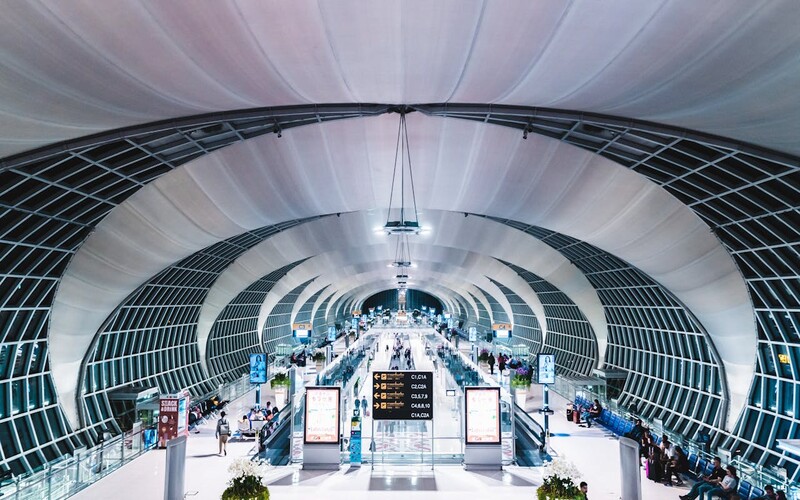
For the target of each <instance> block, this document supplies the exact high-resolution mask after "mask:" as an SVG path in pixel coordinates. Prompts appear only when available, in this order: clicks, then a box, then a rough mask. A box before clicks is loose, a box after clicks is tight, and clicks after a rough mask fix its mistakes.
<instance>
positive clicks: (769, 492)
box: [753, 484, 778, 500]
mask: <svg viewBox="0 0 800 500" xmlns="http://www.w3.org/2000/svg"><path fill="white" fill-rule="evenodd" d="M776 498H778V496H777V495H776V494H775V488H773V487H772V485H771V484H768V485H767V486H765V487H764V494H763V495H761V496H760V497H756V498H754V499H753V500H775V499H776Z"/></svg>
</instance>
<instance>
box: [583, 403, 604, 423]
mask: <svg viewBox="0 0 800 500" xmlns="http://www.w3.org/2000/svg"><path fill="white" fill-rule="evenodd" d="M602 413H603V406H602V405H601V404H600V400H599V399H595V400H594V404H593V405H592V406H590V407H589V410H588V411H585V412H583V419H584V420H586V427H591V426H592V421H593V420H597V419H598V418H600V415H601V414H602Z"/></svg>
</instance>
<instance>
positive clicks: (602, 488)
mask: <svg viewBox="0 0 800 500" xmlns="http://www.w3.org/2000/svg"><path fill="white" fill-rule="evenodd" d="M395 332H399V333H400V336H401V338H402V339H403V341H402V342H403V349H406V348H409V349H410V350H411V356H412V359H413V363H414V369H416V370H423V371H433V372H434V421H433V425H434V426H435V427H433V430H434V436H435V437H436V438H437V439H436V440H435V442H434V443H435V444H434V446H435V452H436V454H437V460H438V457H439V454H440V453H446V452H447V451H448V450H449V449H450V448H452V452H454V453H460V452H461V444H460V443H461V439H462V437H461V433H462V429H461V425H462V419H461V417H460V415H458V414H457V413H454V412H458V411H460V409H459V408H460V401H457V400H456V398H453V397H452V396H447V395H446V391H445V387H446V386H445V379H446V377H447V376H448V375H447V373H446V371H445V368H444V367H443V366H442V364H441V363H437V364H436V365H434V362H433V360H434V359H435V358H436V354H435V352H436V345H430V348H431V351H430V352H432V353H433V355H432V356H431V355H428V352H427V350H426V340H425V335H426V334H430V333H431V330H430V329H423V330H413V329H376V330H373V331H371V332H369V333H367V335H378V336H379V339H378V344H377V350H376V355H375V358H374V359H373V361H372V364H371V366H370V371H369V372H368V373H369V375H370V377H371V376H372V373H373V372H374V371H383V370H389V368H390V367H391V363H392V359H391V352H392V348H393V346H394V345H395V334H394V333H395ZM406 339H407V340H406ZM441 342H442V343H444V342H446V341H445V340H444V338H441ZM464 344H467V345H468V343H462V346H461V347H462V349H463V347H464ZM387 345H388V346H389V350H388V351H387V350H386V346H387ZM343 348H344V345H343V342H342V343H341V344H340V343H339V342H337V344H336V346H335V351H336V352H337V353H339V352H341V350H343ZM365 359H367V358H365ZM401 359H403V360H404V358H401ZM365 362H366V361H365ZM314 376H315V373H314V369H313V367H309V369H308V370H307V371H306V377H305V378H306V380H307V381H309V382H310V381H312V380H313V378H314ZM506 378H507V377H506ZM505 382H506V383H507V381H505ZM265 389H266V390H265V391H264V392H263V393H262V402H263V403H264V404H266V401H272V402H273V403H274V398H273V397H272V395H271V393H270V392H271V391H269V388H268V386H265ZM371 395H372V391H371V388H370V386H369V385H368V384H361V390H360V393H359V394H358V397H359V399H361V398H362V397H363V396H366V398H367V402H368V404H370V405H371V404H372V400H371ZM254 397H255V395H254V392H250V393H248V394H247V395H246V396H245V397H243V398H240V399H239V400H236V401H233V402H231V403H229V405H228V408H227V410H228V413H229V415H230V417H231V421H232V422H233V421H234V420H235V419H236V416H239V417H240V416H241V415H242V414H244V413H246V411H247V410H248V409H249V408H250V407H251V406H252V405H253V404H254ZM451 400H452V401H451ZM540 407H541V389H540V388H539V387H538V386H534V389H532V391H531V394H530V395H529V397H528V400H527V404H526V410H527V411H528V412H529V413H530V414H531V416H533V417H534V418H535V419H536V420H537V421H539V422H541V421H542V417H541V416H540V415H538V413H537V412H536V410H537V409H538V408H540ZM551 407H552V408H553V409H554V411H555V415H554V416H553V417H551V419H550V428H551V433H552V438H551V442H550V446H551V452H550V454H551V455H552V456H563V457H566V458H567V459H569V460H570V461H572V462H573V463H574V464H575V465H576V466H577V468H578V470H579V471H580V472H581V473H582V479H583V480H585V481H587V482H588V483H589V492H590V493H589V498H591V499H592V500H598V499H605V500H618V499H619V498H620V497H619V483H620V480H619V443H618V441H617V440H616V439H615V438H613V437H611V435H610V433H609V432H607V431H605V429H603V428H602V427H599V426H596V427H592V428H591V429H587V428H581V427H578V426H576V425H575V424H573V423H571V422H568V421H567V420H566V418H565V416H564V415H565V407H566V401H565V400H564V399H563V398H561V397H559V396H558V395H555V394H554V393H552V392H551ZM372 424H373V422H372V419H371V417H367V416H364V417H363V422H362V446H363V448H362V455H363V456H364V458H365V459H367V460H368V459H369V458H370V451H369V443H370V441H371V440H372V438H373V435H372V428H373V425H372ZM214 426H215V422H214V421H210V422H209V423H207V424H205V425H201V426H200V428H199V430H200V433H199V434H194V433H192V434H190V436H189V441H188V449H187V461H186V490H187V497H186V498H189V499H193V498H194V499H209V500H210V499H218V498H220V496H221V494H222V491H223V490H224V489H225V487H226V483H227V481H228V479H229V477H230V474H229V473H228V471H227V468H228V466H229V465H230V464H231V463H232V462H233V460H234V459H236V458H240V457H247V458H249V457H252V456H254V455H255V454H256V451H257V449H256V443H255V441H254V440H252V439H249V440H237V439H233V440H231V441H229V443H228V455H227V456H224V457H220V456H218V455H217V440H216V439H215V437H214V431H215V428H214ZM430 432H431V422H429V421H426V422H413V423H412V422H408V423H406V425H405V427H402V424H401V423H399V422H396V423H395V427H394V429H392V428H391V427H390V426H389V424H388V423H387V422H376V425H375V435H374V438H375V445H376V446H375V469H374V470H371V467H370V465H369V464H364V465H363V466H361V467H357V466H353V467H351V466H350V465H348V464H345V465H343V466H342V467H341V469H340V470H338V471H305V470H302V468H301V467H300V465H290V466H284V467H271V466H265V468H264V483H265V484H267V485H268V486H269V488H270V493H271V498H273V499H276V500H284V499H287V500H289V499H298V500H299V499H303V500H305V499H308V498H324V499H326V500H360V499H364V500H366V499H369V500H374V499H378V500H381V499H386V500H389V499H398V500H399V499H403V500H406V499H407V498H408V497H409V492H413V494H411V497H412V498H421V499H427V498H430V499H435V500H456V499H458V500H463V499H464V498H465V497H468V498H487V499H488V498H505V497H508V498H535V491H536V488H537V487H538V485H539V484H541V482H542V468H540V467H531V468H526V467H517V466H506V467H504V470H503V471H471V472H468V471H465V470H464V469H463V467H462V466H461V465H458V464H453V465H439V463H438V462H437V465H436V467H435V470H433V471H432V470H431V467H430V455H429V454H430V452H431V449H430V446H431V440H430ZM442 438H447V439H442ZM401 454H402V455H407V456H408V457H409V458H410V459H408V460H406V463H403V465H398V462H397V458H398V456H399V455H401ZM420 455H422V456H423V457H425V456H426V457H427V460H424V461H423V460H416V463H415V460H414V457H419V456H420ZM164 469H165V452H164V451H163V450H154V451H151V452H148V453H146V454H144V455H143V456H142V457H141V458H138V459H136V460H135V461H133V462H132V463H130V464H128V465H126V466H125V467H123V468H121V469H120V470H119V471H116V472H114V473H112V474H110V475H109V476H108V477H106V478H104V479H102V480H100V481H99V482H98V483H96V484H95V485H93V486H91V487H89V488H88V489H86V490H84V491H82V492H81V493H79V494H78V495H76V497H75V498H77V499H78V500H90V499H96V498H121V499H127V498H131V499H133V498H137V499H138V498H153V499H156V498H163V491H164ZM642 474H643V471H642ZM686 491H688V488H686V487H683V488H678V487H672V488H670V487H666V486H663V485H660V484H655V483H652V482H650V481H647V480H643V481H642V498H644V499H646V500H661V499H664V500H666V499H672V500H674V499H676V498H678V495H679V494H683V493H685V492H686Z"/></svg>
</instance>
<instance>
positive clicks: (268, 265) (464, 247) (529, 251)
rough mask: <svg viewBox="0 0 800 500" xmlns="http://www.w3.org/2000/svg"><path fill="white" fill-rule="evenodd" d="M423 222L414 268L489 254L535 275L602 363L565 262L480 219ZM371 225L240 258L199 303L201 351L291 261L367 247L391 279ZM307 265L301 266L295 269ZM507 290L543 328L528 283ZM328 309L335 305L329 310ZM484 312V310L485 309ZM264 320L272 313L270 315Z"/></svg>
mask: <svg viewBox="0 0 800 500" xmlns="http://www.w3.org/2000/svg"><path fill="white" fill-rule="evenodd" d="M423 215H424V220H425V224H426V225H428V226H429V227H432V228H433V229H432V230H431V234H429V235H421V236H419V237H413V238H410V245H411V254H412V256H413V258H414V260H415V261H416V260H417V259H418V258H423V259H425V258H427V259H428V260H430V261H434V260H435V259H437V258H438V259H441V260H442V261H443V262H456V261H457V259H464V258H465V255H467V254H466V253H465V251H469V252H472V253H474V254H480V255H490V256H493V257H495V258H497V259H502V260H505V261H508V262H511V263H512V264H515V265H518V266H520V267H522V268H524V269H528V270H530V271H532V272H534V273H536V274H538V275H539V276H540V277H542V278H543V279H545V280H548V281H549V282H550V283H552V284H553V285H554V286H556V287H557V288H559V289H561V290H562V291H563V292H564V293H566V294H567V296H569V297H570V298H571V299H572V300H573V302H575V304H576V305H577V306H578V307H580V308H581V310H582V311H583V313H584V314H585V315H586V317H587V319H588V320H589V321H590V323H591V324H592V328H593V329H594V330H595V332H597V336H598V347H599V352H600V354H601V359H602V355H604V354H605V347H606V344H607V326H606V320H605V314H604V312H603V307H602V304H601V303H600V299H599V298H598V297H597V294H596V292H595V291H594V288H593V287H592V286H591V284H590V283H589V281H588V280H587V279H586V277H585V276H583V274H582V273H581V272H580V271H579V270H578V268H577V267H575V266H574V265H572V264H571V263H570V262H569V261H568V260H567V259H566V258H565V257H564V256H563V255H561V254H560V253H558V252H557V251H555V250H553V249H552V248H551V247H550V246H548V245H546V244H544V243H542V242H541V241H539V240H537V239H535V238H533V237H531V236H529V235H526V234H524V233H522V232H521V231H517V230H515V229H511V228H509V227H507V226H505V225H503V224H499V223H496V222H493V221H491V220H488V219H485V218H483V217H464V216H463V215H461V214H457V213H453V212H442V211H436V210H428V211H426V212H425V213H424V214H423ZM376 220H377V221H381V220H382V219H381V218H380V217H377V216H374V215H369V214H366V213H347V214H342V215H341V216H340V217H335V218H334V217H330V218H325V219H320V220H316V221H312V222H308V223H306V224H303V225H300V226H297V227H294V228H291V229H288V230H286V231H283V232H282V233H280V234H278V235H275V236H273V237H271V238H269V239H267V240H265V241H264V242H263V243H260V244H259V245H256V246H255V247H253V248H252V249H250V250H249V251H248V252H245V253H244V254H242V256H241V257H239V259H237V260H236V261H235V262H234V263H233V264H232V265H231V266H230V267H229V268H228V269H227V270H226V271H225V272H224V273H222V274H221V275H220V277H219V278H218V279H217V281H216V283H215V284H214V286H213V287H212V288H211V290H210V291H209V293H208V296H207V298H206V301H205V303H204V304H203V308H202V310H201V313H200V319H199V322H198V346H199V348H200V352H201V353H204V352H205V345H206V341H207V338H208V334H209V333H210V331H211V327H212V325H213V322H214V321H215V320H216V318H217V316H218V315H219V313H220V312H222V309H223V308H224V307H225V306H226V305H227V304H228V303H229V302H230V301H231V300H233V298H234V297H236V295H237V294H238V293H239V292H240V291H241V290H243V289H244V288H246V287H247V286H249V285H250V284H251V283H253V282H254V281H256V280H258V279H259V278H261V277H262V276H265V275H267V274H269V273H270V272H272V271H274V270H275V269H279V268H281V267H283V266H285V265H287V264H289V263H291V262H295V261H297V260H300V259H304V258H308V257H312V256H315V255H318V254H322V253H325V252H328V251H334V250H345V251H349V252H353V253H354V254H358V252H359V251H363V250H364V249H365V248H367V247H369V248H372V249H373V253H371V254H370V255H371V257H372V259H373V260H374V259H381V258H382V259H383V266H382V267H383V272H384V273H386V275H387V276H389V275H390V273H391V272H392V270H391V269H388V268H386V267H385V266H386V264H388V263H389V262H390V261H391V259H392V257H393V255H394V254H393V252H394V243H395V241H396V240H394V239H391V238H389V237H387V236H385V235H383V234H376V233H375V231H374V228H375V227H380V222H377V223H376ZM435 248H446V249H448V250H446V251H441V252H440V253H439V255H437V256H432V255H431V254H430V253H429V252H431V251H432V250H433V249H435ZM304 265H306V263H303V264H301V265H300V266H298V267H302V266H304ZM336 265H337V264H331V265H330V267H328V268H320V269H319V270H318V271H317V272H316V274H314V273H312V274H309V278H310V277H312V276H317V275H320V274H324V273H328V272H331V271H332V270H335V269H336ZM484 267H485V269H484V274H489V275H492V274H493V275H495V276H507V278H505V279H504V280H499V281H502V282H504V283H515V282H516V283H522V281H521V278H519V277H518V276H517V274H516V273H514V272H513V271H511V269H510V268H508V267H507V266H505V265H503V264H501V263H500V262H497V261H494V262H491V263H488V264H486V265H485V266H484ZM493 270H498V271H493ZM409 272H410V273H411V274H412V275H413V274H414V272H415V270H414V269H411V270H409ZM517 280H520V281H517ZM325 282H326V283H328V282H330V281H327V280H326V281H325ZM334 283H335V285H336V288H337V289H339V290H341V289H342V287H343V284H342V283H339V282H334ZM511 288H513V289H515V292H516V293H517V295H519V296H521V297H530V298H531V307H532V308H533V309H534V312H536V314H537V316H538V318H539V321H540V323H542V326H543V327H546V321H545V320H544V309H543V307H542V306H541V304H540V302H539V300H538V299H537V298H536V296H535V294H532V290H531V288H530V287H529V286H528V285H527V284H525V285H524V286H513V287H511ZM309 294H310V293H309ZM478 296H481V294H478ZM332 303H333V301H331V302H330V303H329V304H330V305H332ZM486 307H487V308H488V305H487V306H486ZM262 312H263V311H262ZM265 314H269V311H266V312H265ZM545 330H546V328H545Z"/></svg>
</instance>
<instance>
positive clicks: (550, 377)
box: [536, 353, 556, 384]
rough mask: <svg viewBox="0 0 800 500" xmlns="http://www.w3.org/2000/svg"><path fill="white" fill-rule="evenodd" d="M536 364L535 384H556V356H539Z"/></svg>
mask: <svg viewBox="0 0 800 500" xmlns="http://www.w3.org/2000/svg"><path fill="white" fill-rule="evenodd" d="M537 360H538V362H537V363H536V367H537V370H536V382H537V383H538V384H555V383H556V355H555V354H544V353H542V354H539V355H538V358H537Z"/></svg>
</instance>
